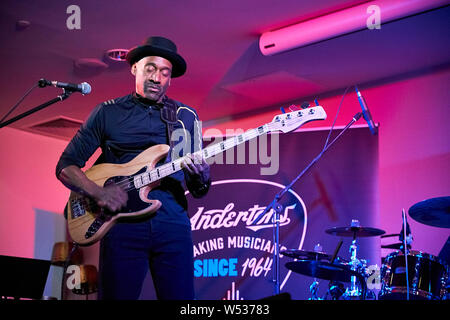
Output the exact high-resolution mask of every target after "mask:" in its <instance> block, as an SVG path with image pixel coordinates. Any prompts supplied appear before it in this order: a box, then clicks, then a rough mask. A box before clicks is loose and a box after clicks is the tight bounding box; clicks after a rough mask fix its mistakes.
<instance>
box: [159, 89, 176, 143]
mask: <svg viewBox="0 0 450 320" xmlns="http://www.w3.org/2000/svg"><path fill="white" fill-rule="evenodd" d="M161 119H162V120H163V121H164V122H165V123H166V125H167V139H168V144H169V145H170V147H171V148H173V141H172V139H171V137H172V132H173V130H174V127H175V124H176V123H177V121H178V119H177V104H176V103H175V101H173V100H172V99H169V98H168V99H167V100H166V101H165V103H164V107H163V108H162V109H161Z"/></svg>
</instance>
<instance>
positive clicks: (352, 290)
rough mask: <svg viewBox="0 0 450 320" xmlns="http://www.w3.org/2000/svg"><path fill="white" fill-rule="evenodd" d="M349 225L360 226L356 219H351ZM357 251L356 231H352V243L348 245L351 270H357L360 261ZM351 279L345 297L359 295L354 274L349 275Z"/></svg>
mask: <svg viewBox="0 0 450 320" xmlns="http://www.w3.org/2000/svg"><path fill="white" fill-rule="evenodd" d="M351 227H352V228H359V227H360V223H359V221H358V220H352V223H351ZM355 230H356V229H355ZM357 251H358V245H357V243H356V231H355V232H353V240H352V244H351V246H350V253H351V259H350V265H351V268H350V269H351V270H353V271H355V272H357V271H358V269H359V268H360V266H361V261H360V260H359V259H358V258H357ZM350 279H351V280H350V281H351V282H350V283H351V285H350V290H348V288H347V290H346V292H345V297H346V298H349V299H351V298H353V297H359V296H361V292H360V290H359V288H358V286H357V284H356V281H357V279H356V276H351V278H350Z"/></svg>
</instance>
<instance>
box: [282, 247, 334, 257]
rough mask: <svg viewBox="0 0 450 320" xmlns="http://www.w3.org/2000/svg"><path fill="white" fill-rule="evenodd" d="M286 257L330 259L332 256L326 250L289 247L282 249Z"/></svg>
mask: <svg viewBox="0 0 450 320" xmlns="http://www.w3.org/2000/svg"><path fill="white" fill-rule="evenodd" d="M280 253H281V254H282V255H284V256H286V257H289V258H294V259H298V260H330V258H331V256H330V255H329V254H326V253H325V252H315V251H306V250H296V249H287V250H283V251H280Z"/></svg>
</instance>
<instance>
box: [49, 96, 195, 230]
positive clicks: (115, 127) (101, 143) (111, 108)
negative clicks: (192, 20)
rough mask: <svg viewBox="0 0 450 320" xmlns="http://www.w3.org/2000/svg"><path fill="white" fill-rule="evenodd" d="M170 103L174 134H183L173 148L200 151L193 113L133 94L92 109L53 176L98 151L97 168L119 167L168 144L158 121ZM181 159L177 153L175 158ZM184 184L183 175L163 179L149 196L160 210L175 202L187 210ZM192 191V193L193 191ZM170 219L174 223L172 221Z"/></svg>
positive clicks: (191, 187)
mask: <svg viewBox="0 0 450 320" xmlns="http://www.w3.org/2000/svg"><path fill="white" fill-rule="evenodd" d="M169 102H171V103H175V104H176V107H177V123H176V124H175V125H174V130H177V129H182V130H185V131H183V133H186V135H184V136H180V138H179V140H178V141H174V145H176V144H177V143H186V142H189V145H187V144H185V146H186V147H185V149H184V151H185V153H187V152H189V153H193V152H195V151H198V150H200V149H201V147H202V145H201V143H202V142H201V141H202V140H201V128H200V126H199V122H198V115H197V113H196V111H195V110H194V109H192V108H191V107H189V106H187V105H184V104H182V103H180V102H178V101H175V100H172V99H168V98H167V97H164V99H163V102H162V104H155V103H153V102H151V101H149V100H147V99H145V98H143V97H141V96H138V95H137V94H135V93H134V94H129V95H126V96H124V97H120V98H117V99H113V100H109V101H106V102H104V103H102V104H100V105H98V106H96V107H95V109H94V110H93V111H92V112H91V114H90V115H89V117H88V119H87V120H86V122H85V123H83V125H82V126H81V128H80V129H79V130H78V132H77V133H76V135H75V136H74V137H73V138H72V140H71V141H70V143H69V144H68V146H67V147H66V149H65V150H64V152H63V154H62V155H61V157H60V159H59V162H58V164H57V166H56V175H57V176H59V174H60V172H61V170H62V169H63V168H65V167H67V166H69V165H76V166H77V167H79V168H83V167H84V166H85V164H86V161H87V160H88V159H89V158H90V157H91V156H92V154H93V153H94V152H95V151H96V150H97V148H98V147H100V148H101V150H102V154H101V156H100V157H99V159H97V161H96V164H98V163H120V164H121V163H127V162H129V161H131V160H132V159H133V158H134V157H136V156H137V155H138V154H140V153H141V152H142V151H144V150H146V149H148V148H149V147H151V146H154V145H157V144H169V139H168V134H167V125H166V123H165V122H164V121H163V120H162V118H161V108H162V107H163V106H164V104H165V103H169ZM183 140H184V141H183ZM186 151H187V152H186ZM181 155H182V154H181V153H180V154H179V155H178V156H181ZM174 157H176V156H174ZM171 160H174V159H171V152H169V156H168V157H167V158H166V159H165V162H168V161H171ZM184 180H185V176H184V172H183V171H178V172H176V173H174V174H172V175H171V176H169V177H166V178H164V179H163V180H162V181H161V186H160V187H158V188H157V189H158V190H154V191H152V192H150V194H149V197H153V198H154V197H157V199H158V200H161V201H162V202H163V207H164V202H165V201H171V200H172V199H175V201H176V202H177V203H178V204H179V205H180V206H181V208H183V209H184V210H187V202H186V197H185V196H184V188H183V187H182V182H183V181H184ZM188 187H189V189H190V190H191V189H195V188H196V186H195V184H192V183H190V185H188ZM191 191H193V193H195V190H191ZM200 196H201V195H200ZM161 198H162V199H161ZM170 218H171V219H170V220H173V219H172V218H173V217H170ZM173 222H174V221H173ZM185 222H186V221H185Z"/></svg>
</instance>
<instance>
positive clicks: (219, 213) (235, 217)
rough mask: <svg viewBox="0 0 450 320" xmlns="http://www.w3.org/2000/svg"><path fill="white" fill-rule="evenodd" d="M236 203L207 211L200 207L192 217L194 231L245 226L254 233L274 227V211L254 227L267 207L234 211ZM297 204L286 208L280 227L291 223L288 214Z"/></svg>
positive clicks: (268, 213)
mask: <svg viewBox="0 0 450 320" xmlns="http://www.w3.org/2000/svg"><path fill="white" fill-rule="evenodd" d="M234 206H235V205H234V203H233V202H230V203H228V204H227V205H226V206H225V208H223V209H211V210H205V208H204V207H198V210H197V212H196V213H195V214H194V216H192V218H191V219H190V220H191V227H192V231H197V230H208V229H220V228H235V227H238V226H239V225H244V226H245V227H246V228H248V229H250V230H252V231H258V230H260V229H263V228H270V227H272V226H273V222H272V212H273V211H272V210H269V211H268V212H267V213H266V214H265V215H264V217H262V219H260V220H259V221H258V223H257V224H256V225H252V223H253V221H254V220H255V219H256V218H257V217H258V216H259V214H261V213H262V212H263V211H264V209H265V208H266V207H261V206H259V205H257V204H255V205H254V206H253V207H251V208H249V209H248V210H245V211H238V210H234ZM295 206H296V205H295V204H293V205H290V206H286V207H285V209H284V211H283V212H282V213H281V214H280V226H285V225H287V224H289V223H290V222H291V220H290V218H289V215H288V212H289V210H293V209H294V208H295Z"/></svg>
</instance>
